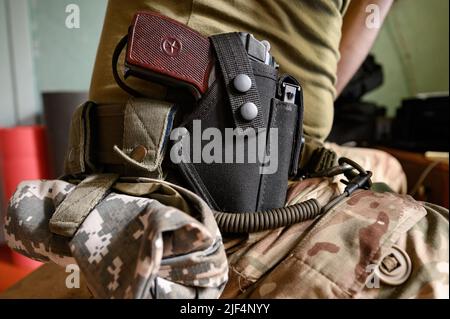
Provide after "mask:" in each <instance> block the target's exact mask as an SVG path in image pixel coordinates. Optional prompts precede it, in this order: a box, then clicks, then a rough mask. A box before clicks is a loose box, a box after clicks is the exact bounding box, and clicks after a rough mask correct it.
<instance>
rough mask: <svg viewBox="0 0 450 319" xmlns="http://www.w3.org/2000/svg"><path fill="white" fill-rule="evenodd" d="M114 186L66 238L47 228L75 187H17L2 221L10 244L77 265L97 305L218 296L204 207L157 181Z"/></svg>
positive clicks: (215, 257)
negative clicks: (128, 300) (124, 300)
mask: <svg viewBox="0 0 450 319" xmlns="http://www.w3.org/2000/svg"><path fill="white" fill-rule="evenodd" d="M115 187H116V189H115V190H113V191H112V192H110V193H109V194H108V195H107V196H106V197H105V198H104V199H103V200H102V201H101V202H100V203H99V204H98V205H97V206H96V207H95V209H94V210H92V211H91V212H90V214H89V215H88V216H87V218H86V219H85V220H84V222H83V223H82V225H81V227H80V228H79V229H78V230H77V232H76V233H75V235H74V236H73V238H72V239H68V238H65V237H62V236H59V235H55V234H53V233H51V232H50V230H49V226H48V225H49V220H50V218H51V216H52V214H53V213H54V211H55V209H56V208H57V207H58V206H59V205H60V204H61V202H62V201H63V200H64V199H65V198H66V196H67V195H68V194H69V193H70V192H71V191H72V190H73V189H74V188H75V186H74V185H72V184H70V183H67V182H64V181H59V180H53V181H27V182H23V183H21V184H20V185H19V187H18V189H17V191H16V193H15V194H14V196H13V198H12V199H11V201H10V206H9V209H8V213H7V216H6V226H5V233H6V237H7V241H8V244H9V245H10V246H11V247H12V248H13V249H15V250H16V251H18V252H20V253H22V254H23V255H25V256H28V257H30V258H33V259H36V260H40V261H43V262H47V261H53V262H55V263H58V264H60V265H67V264H70V263H77V264H78V266H79V267H80V270H81V271H82V273H83V274H84V276H85V278H86V279H87V284H88V286H89V288H90V290H91V292H92V293H93V295H94V296H95V297H98V298H217V297H219V295H220V294H221V292H222V290H223V287H224V285H225V283H226V281H227V273H228V266H227V260H226V256H225V252H224V248H223V244H222V238H221V235H220V232H219V230H218V228H217V226H216V223H215V221H214V217H213V216H212V212H211V210H210V209H209V208H208V207H207V206H206V205H205V204H204V203H203V201H201V200H200V199H199V198H198V197H197V196H196V195H194V194H192V193H190V192H189V191H187V190H184V189H182V188H179V187H177V186H175V185H171V184H168V183H165V182H160V181H154V182H152V181H147V182H146V183H116V185H115ZM119 190H121V191H119ZM124 192H126V193H127V194H125V193H124ZM133 195H138V196H133ZM147 195H148V196H147ZM152 197H153V198H152ZM155 198H158V199H155ZM177 207H189V208H186V209H184V210H183V211H182V210H180V209H179V208H177ZM186 212H190V215H189V214H187V213H186Z"/></svg>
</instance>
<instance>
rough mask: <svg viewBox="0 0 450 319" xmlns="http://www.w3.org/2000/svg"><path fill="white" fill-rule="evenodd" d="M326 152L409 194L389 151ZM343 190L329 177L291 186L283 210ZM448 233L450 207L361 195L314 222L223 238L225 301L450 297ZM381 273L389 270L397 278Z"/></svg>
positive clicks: (325, 198)
mask: <svg viewBox="0 0 450 319" xmlns="http://www.w3.org/2000/svg"><path fill="white" fill-rule="evenodd" d="M328 147H330V148H332V149H333V150H334V151H335V152H336V153H337V154H338V156H348V157H350V158H352V159H354V160H355V161H357V162H359V163H361V164H362V166H363V167H365V168H366V169H369V170H372V171H373V173H374V175H373V180H374V181H378V182H380V181H383V182H386V183H387V184H388V185H389V186H390V187H391V188H393V189H394V190H396V191H399V192H404V191H406V178H405V174H404V172H403V170H402V168H401V166H400V164H399V163H398V161H397V160H396V159H395V158H393V157H392V156H390V155H388V154H387V153H384V152H382V151H377V150H371V149H362V148H348V147H342V146H338V145H335V144H334V145H331V144H328ZM341 191H342V185H340V184H338V183H336V182H335V181H334V180H332V179H327V178H323V179H319V178H316V179H308V180H304V181H300V182H292V183H290V185H289V190H288V196H287V201H286V204H287V205H290V204H295V203H298V202H301V201H304V200H307V199H310V198H316V199H318V200H319V202H320V203H321V204H322V205H323V204H326V203H327V202H328V201H329V200H330V198H332V197H333V196H335V195H336V194H340V193H341ZM448 234H449V221H448V210H447V209H444V208H442V207H439V206H436V205H432V204H428V203H420V202H416V201H415V200H414V199H412V198H411V197H410V196H407V195H399V194H394V193H375V192H372V191H358V192H356V193H354V194H353V195H352V196H351V197H349V198H347V200H346V201H344V202H342V203H340V204H339V205H337V206H336V207H334V208H333V209H332V210H331V211H330V212H328V213H327V214H326V215H324V216H322V217H319V218H318V219H316V220H314V221H306V222H303V223H299V224H295V225H292V226H289V227H283V228H279V229H275V230H270V231H266V232H261V233H255V234H249V235H248V236H244V237H240V238H230V237H225V238H224V243H225V247H226V252H227V256H228V261H229V280H228V283H227V285H226V287H225V290H224V292H223V294H222V298H449V282H448V280H449V264H448V253H449V241H448ZM399 255H400V256H399ZM402 256H403V257H402ZM396 258H397V259H400V260H393V259H396ZM402 258H403V259H402ZM392 262H394V263H392ZM396 262H398V264H396ZM389 264H391V266H389ZM386 265H387V266H386ZM381 267H385V268H386V267H388V268H389V267H390V269H389V270H390V271H391V272H392V275H393V277H396V278H395V280H392V279H390V278H389V276H387V277H386V276H385V275H384V274H383V273H382V272H380V270H379V269H380V268H381ZM387 273H388V274H390V273H389V271H388V272H387Z"/></svg>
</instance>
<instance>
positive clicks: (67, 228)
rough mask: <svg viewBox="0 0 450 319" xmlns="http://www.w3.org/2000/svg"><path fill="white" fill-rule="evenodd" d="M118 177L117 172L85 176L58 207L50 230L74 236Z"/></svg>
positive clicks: (62, 234) (51, 220) (51, 221)
mask: <svg viewBox="0 0 450 319" xmlns="http://www.w3.org/2000/svg"><path fill="white" fill-rule="evenodd" d="M117 178H118V175H117V174H94V175H90V176H88V177H87V178H85V179H84V180H83V181H82V182H81V183H80V184H78V185H77V187H76V188H75V189H74V190H73V191H72V192H71V193H69V194H68V195H67V197H66V199H65V200H64V201H63V202H62V203H61V204H60V205H59V206H58V208H57V209H56V211H55V213H54V214H53V216H52V218H51V219H50V225H49V226H50V231H51V232H52V233H55V234H58V235H61V236H65V237H72V236H73V235H74V234H75V232H76V231H77V229H78V228H79V227H80V225H81V224H82V223H83V221H84V219H85V218H86V216H87V215H88V214H89V213H90V212H91V210H92V209H94V207H95V206H96V205H97V204H98V203H99V202H100V201H101V200H102V199H103V197H104V196H105V194H106V193H107V192H108V190H109V189H110V188H111V186H112V185H113V184H114V182H115V181H116V180H117Z"/></svg>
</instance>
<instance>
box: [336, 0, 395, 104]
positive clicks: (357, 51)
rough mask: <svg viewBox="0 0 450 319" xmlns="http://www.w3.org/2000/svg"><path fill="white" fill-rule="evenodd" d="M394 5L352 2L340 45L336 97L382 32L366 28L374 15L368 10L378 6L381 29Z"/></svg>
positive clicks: (378, 1)
mask: <svg viewBox="0 0 450 319" xmlns="http://www.w3.org/2000/svg"><path fill="white" fill-rule="evenodd" d="M392 3H393V0H353V1H351V2H350V5H349V7H348V9H347V12H346V13H345V15H344V21H343V25H342V38H341V42H340V45H339V51H340V53H341V59H340V60H339V62H338V67H337V83H336V93H337V94H336V96H339V94H341V92H342V90H343V89H344V88H345V86H346V85H347V83H348V82H349V81H350V80H351V78H352V77H353V75H354V74H355V72H356V71H357V70H358V68H359V67H360V66H361V64H362V63H363V61H364V59H365V58H366V56H367V54H368V53H369V51H370V49H371V47H372V45H373V43H374V41H375V39H376V37H377V35H378V32H379V30H380V29H379V28H369V27H367V26H366V19H367V17H368V16H369V15H370V14H373V12H371V11H369V12H366V8H367V7H368V6H369V5H371V4H374V5H377V6H378V8H379V13H380V14H379V17H380V21H379V22H380V27H381V25H382V23H383V21H384V18H385V17H386V15H387V13H388V12H389V9H390V8H391V5H392ZM369 8H370V7H369Z"/></svg>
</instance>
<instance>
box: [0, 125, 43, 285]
mask: <svg viewBox="0 0 450 319" xmlns="http://www.w3.org/2000/svg"><path fill="white" fill-rule="evenodd" d="M45 134H46V132H45V127H44V126H19V127H15V128H0V178H1V180H0V182H1V183H2V190H3V200H2V202H3V204H4V207H1V211H2V212H3V211H4V208H5V207H6V204H7V203H8V201H9V199H10V197H11V196H12V195H13V194H14V192H15V190H16V187H17V185H18V184H19V183H20V182H21V181H24V180H30V179H44V178H50V177H51V175H50V168H49V165H48V155H47V154H48V152H47V144H46V143H47V142H46V141H47V139H46V135H45ZM1 215H2V218H3V213H2V214H1ZM0 248H2V250H3V254H2V255H3V257H4V256H5V255H6V256H8V258H6V259H7V260H5V258H3V262H8V263H9V265H10V266H9V268H8V269H9V272H11V271H12V268H16V269H17V273H18V274H20V276H18V277H21V276H22V275H23V274H26V273H28V272H30V271H32V270H33V269H35V268H37V267H38V266H40V265H41V263H39V262H37V261H34V260H32V259H29V258H27V257H24V256H22V255H20V254H17V253H15V252H12V251H11V250H10V249H9V248H7V247H0ZM0 262H1V261H0ZM3 267H7V266H5V263H4V265H3ZM2 270H4V269H2Z"/></svg>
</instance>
